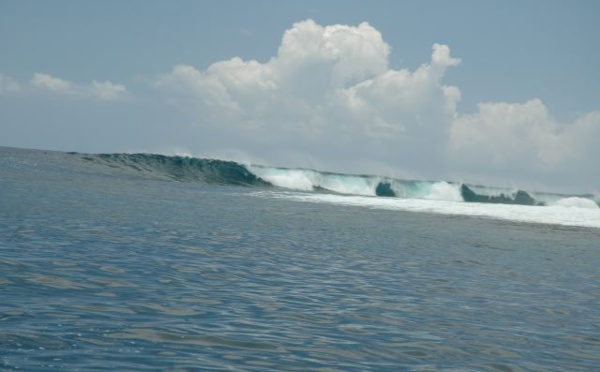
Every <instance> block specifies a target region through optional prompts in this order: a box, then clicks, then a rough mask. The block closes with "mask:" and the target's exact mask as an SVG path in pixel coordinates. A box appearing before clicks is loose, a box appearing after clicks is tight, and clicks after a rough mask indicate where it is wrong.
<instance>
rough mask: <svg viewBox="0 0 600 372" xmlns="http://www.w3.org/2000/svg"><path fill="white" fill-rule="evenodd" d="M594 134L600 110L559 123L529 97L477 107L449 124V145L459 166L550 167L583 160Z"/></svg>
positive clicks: (598, 126)
mask: <svg viewBox="0 0 600 372" xmlns="http://www.w3.org/2000/svg"><path fill="white" fill-rule="evenodd" d="M594 134H596V135H595V136H594ZM599 134H600V112H595V113H594V112H593V113H589V114H586V115H583V116H582V117H580V118H578V119H577V120H575V121H574V122H573V123H569V124H563V125H560V124H559V123H557V122H556V120H555V119H554V118H553V117H552V116H551V115H550V113H549V112H548V109H547V108H546V106H545V105H544V104H543V103H542V101H541V100H539V99H533V100H530V101H528V102H525V103H513V104H509V103H482V104H480V105H479V111H478V112H476V113H473V114H470V115H461V116H460V117H458V118H457V119H456V120H455V121H454V123H453V124H452V127H451V131H450V145H451V151H452V155H453V156H454V157H455V160H456V161H460V162H462V163H465V164H470V165H493V166H494V167H496V168H499V169H507V168H532V169H536V168H540V167H541V168H545V169H552V168H559V167H562V166H565V165H568V164H569V162H572V161H577V162H581V161H586V155H589V152H590V150H591V147H593V146H595V145H592V144H591V143H588V140H589V138H590V136H591V137H592V138H594V137H595V138H598V135H599ZM590 160H591V159H590Z"/></svg>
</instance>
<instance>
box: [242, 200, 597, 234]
mask: <svg viewBox="0 0 600 372" xmlns="http://www.w3.org/2000/svg"><path fill="white" fill-rule="evenodd" d="M253 194H254V195H255V196H259V197H267V198H278V199H287V200H293V201H299V202H311V203H327V204H338V205H348V206H357V207H364V208H372V209H384V210H399V211H410V212H426V213H436V214H443V215H458V216H469V217H482V218H491V219H498V220H505V221H514V222H525V223H541V224H550V225H562V226H578V227H591V228H600V209H591V208H576V207H565V206H559V205H555V206H524V205H517V204H485V203H464V202H456V201H447V200H425V199H400V198H378V197H368V196H353V195H352V196H351V195H335V194H313V193H301V192H281V191H261V192H256V193H253Z"/></svg>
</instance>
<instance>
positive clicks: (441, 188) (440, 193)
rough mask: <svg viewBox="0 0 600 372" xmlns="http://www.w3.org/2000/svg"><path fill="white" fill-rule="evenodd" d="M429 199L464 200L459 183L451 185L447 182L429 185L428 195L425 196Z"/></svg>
mask: <svg viewBox="0 0 600 372" xmlns="http://www.w3.org/2000/svg"><path fill="white" fill-rule="evenodd" d="M425 199H429V200H447V201H455V202H461V201H464V200H463V197H462V195H461V193H460V186H459V185H451V184H449V183H448V182H436V183H434V184H433V185H431V191H430V193H429V195H427V196H426V197H425Z"/></svg>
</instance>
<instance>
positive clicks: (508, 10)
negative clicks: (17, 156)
mask: <svg viewBox="0 0 600 372" xmlns="http://www.w3.org/2000/svg"><path fill="white" fill-rule="evenodd" d="M598 66H600V2H598V1H595V0H587V1H584V0H575V1H564V0H560V1H559V0H543V1H542V0H525V1H523V0H521V1H516V0H514V1H510V0H508V1H495V0H490V1H476V0H456V1H443V0H438V1H436V0H426V1H416V0H415V1H383V0H379V1H358V0H354V1H353V0H347V1H339V0H328V1H322V0H318V1H314V0H305V1H287V0H281V1H275V0H247V1H241V0H240V1H231V0H221V1H209V0H206V1H186V0H178V1H155V0H127V1H120V0H118V1H117V0H106V1H97V2H81V1H75V0H71V1H65V0H55V1H51V2H50V1H41V0H38V1H34V0H31V1H12V0H0V146H12V147H23V148H34V149H45V150H59V151H78V152H87V153H98V152H103V153H107V152H152V153H163V154H172V155H189V156H197V157H210V158H221V159H229V160H237V161H242V162H251V163H255V164H262V165H271V166H284V167H308V168H314V169H319V170H326V171H335V172H350V173H361V174H375V175H383V176H393V177H401V178H412V179H428V180H450V181H465V182H474V183H482V184H487V185H498V186H508V187H521V188H529V189H537V190H547V191H564V192H584V193H594V194H596V195H598V194H600V166H599V165H598V159H600V150H599V148H600V147H599V146H598V142H599V141H598V140H599V139H600V69H599V68H598Z"/></svg>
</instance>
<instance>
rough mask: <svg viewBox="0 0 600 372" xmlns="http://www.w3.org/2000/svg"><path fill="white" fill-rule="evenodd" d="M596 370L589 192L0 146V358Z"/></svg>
mask: <svg viewBox="0 0 600 372" xmlns="http://www.w3.org/2000/svg"><path fill="white" fill-rule="evenodd" d="M599 367H600V208H599V207H598V199H597V196H594V195H560V194H552V193H542V192H535V191H533V190H509V189H504V188H497V187H489V186H482V185H470V184H464V183H453V182H444V181H419V180H398V179H391V178H386V177H378V176H371V175H344V174H336V173H328V172H322V171H317V170H309V169H285V168H269V167H264V166H256V165H245V164H239V163H235V162H227V161H220V160H210V159H195V158H186V157H177V156H164V155H152V154H80V153H64V152H50V151H39V150H24V149H14V148H6V147H0V369H3V370H24V371H54V370H65V371H91V370H107V371H132V370H143V371H203V370H210V371H323V372H324V371H592V370H598V368H599Z"/></svg>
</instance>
